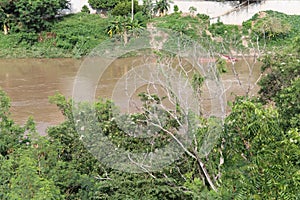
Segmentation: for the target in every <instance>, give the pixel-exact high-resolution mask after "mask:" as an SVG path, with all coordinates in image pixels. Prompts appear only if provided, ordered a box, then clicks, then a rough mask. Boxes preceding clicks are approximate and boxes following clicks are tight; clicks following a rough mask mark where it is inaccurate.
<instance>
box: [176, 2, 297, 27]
mask: <svg viewBox="0 0 300 200" xmlns="http://www.w3.org/2000/svg"><path fill="white" fill-rule="evenodd" d="M173 2H174V3H172V4H171V8H170V12H173V10H174V9H173V8H174V5H177V6H178V7H179V10H181V11H182V12H189V8H190V7H191V6H194V7H195V8H197V12H198V13H202V14H206V15H208V16H210V18H211V22H212V23H214V22H217V20H218V17H220V21H222V22H223V23H225V24H237V25H241V24H242V23H243V21H246V20H248V19H250V18H251V17H252V16H253V15H254V14H256V13H258V12H259V11H266V10H274V11H278V12H282V13H285V14H289V15H300V0H265V1H263V2H262V3H258V4H252V5H249V6H248V7H243V8H241V9H240V10H237V11H235V12H232V13H230V14H225V13H227V12H228V11H230V10H232V9H233V8H234V3H232V2H225V3H222V2H210V1H202V0H198V1H197V0H194V1H193V0H174V1H173ZM224 14H225V15H224Z"/></svg>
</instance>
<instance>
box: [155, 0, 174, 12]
mask: <svg viewBox="0 0 300 200" xmlns="http://www.w3.org/2000/svg"><path fill="white" fill-rule="evenodd" d="M169 8H170V3H169V1H168V0H159V1H156V3H155V6H154V12H156V13H158V14H159V15H161V16H163V15H166V13H167V12H168V10H169Z"/></svg>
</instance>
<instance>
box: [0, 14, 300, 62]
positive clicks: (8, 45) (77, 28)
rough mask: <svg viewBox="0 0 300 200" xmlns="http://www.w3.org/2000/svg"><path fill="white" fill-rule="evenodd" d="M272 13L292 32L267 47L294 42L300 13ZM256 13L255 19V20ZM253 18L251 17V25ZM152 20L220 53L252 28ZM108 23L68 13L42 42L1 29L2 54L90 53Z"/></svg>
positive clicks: (187, 19) (176, 17) (199, 19)
mask: <svg viewBox="0 0 300 200" xmlns="http://www.w3.org/2000/svg"><path fill="white" fill-rule="evenodd" d="M268 13H271V14H272V15H273V16H275V17H278V18H280V19H284V20H286V21H287V22H288V23H290V25H291V27H292V29H291V31H290V33H289V35H287V36H285V37H284V38H275V39H272V40H271V41H268V43H267V47H268V48H269V49H272V48H282V47H284V46H286V45H289V44H291V41H292V40H293V39H294V38H295V37H297V36H299V34H300V16H295V15H294V16H288V15H285V14H282V13H278V12H268ZM255 17H257V16H255ZM255 17H254V18H252V19H251V20H255V19H256V18H255ZM251 20H249V21H248V25H249V24H250V23H251ZM150 22H152V23H154V24H155V25H156V26H158V27H161V28H167V29H172V30H174V31H176V32H180V33H182V34H187V35H188V36H190V37H192V38H193V39H196V40H199V41H201V42H202V44H203V46H204V47H207V48H211V47H209V46H208V45H210V46H211V44H214V45H213V46H214V48H215V49H214V50H215V51H217V52H220V53H221V52H223V53H226V51H228V49H224V46H230V45H231V44H234V45H236V46H239V47H241V36H242V35H245V34H247V32H248V31H247V30H246V29H247V27H246V24H247V22H246V23H245V26H244V27H238V26H235V25H224V24H222V23H217V24H213V25H209V22H208V20H207V18H206V16H204V15H198V16H195V17H191V16H181V14H180V13H175V14H172V15H168V16H165V17H159V18H154V19H152V20H151V21H150ZM108 23H109V20H108V19H103V18H100V17H99V16H98V15H88V14H83V13H79V14H72V15H68V16H65V17H63V18H62V19H60V20H59V22H58V23H56V24H54V25H53V27H52V29H51V30H49V31H48V32H53V33H56V38H48V39H47V38H46V33H43V37H44V38H46V39H44V40H43V41H42V42H36V41H37V40H38V35H37V34H21V33H14V34H9V35H3V33H0V58H24V57H36V58H42V57H44V58H45V57H46V58H51V57H81V56H84V55H86V54H88V53H89V52H90V51H91V50H92V49H93V48H94V47H96V46H97V45H98V44H99V43H101V41H103V40H105V39H106V38H107V37H108V36H107V33H106V32H105V27H107V25H108ZM206 30H209V33H211V34H212V37H213V38H215V39H216V40H211V37H210V36H208V35H206V33H207V31H206ZM218 38H223V41H222V42H223V44H221V43H220V42H218ZM31 43H32V44H31ZM205 43H206V44H205ZM227 43H228V45H227Z"/></svg>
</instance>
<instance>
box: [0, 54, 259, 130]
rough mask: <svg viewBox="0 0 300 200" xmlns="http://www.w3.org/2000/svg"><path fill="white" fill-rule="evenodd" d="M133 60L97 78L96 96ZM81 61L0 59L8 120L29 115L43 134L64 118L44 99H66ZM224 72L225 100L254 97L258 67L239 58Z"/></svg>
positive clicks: (19, 120) (103, 93)
mask: <svg viewBox="0 0 300 200" xmlns="http://www.w3.org/2000/svg"><path fill="white" fill-rule="evenodd" d="M132 59H134V58H122V59H119V60H117V61H116V62H114V64H113V65H112V66H111V67H109V69H108V71H107V72H106V73H105V74H104V76H103V77H102V79H101V86H98V88H99V89H97V93H96V94H97V95H99V96H101V97H105V98H108V97H110V96H111V93H112V90H113V88H114V85H115V83H116V82H117V81H118V77H121V76H122V75H123V74H124V73H125V72H126V71H127V70H128V68H129V67H130V66H131V65H132ZM82 61H83V60H76V59H3V60H0V87H1V88H2V89H3V90H4V91H5V92H6V93H7V94H8V95H9V97H10V99H11V105H12V106H11V114H12V118H13V119H14V120H15V121H16V122H17V123H18V124H24V123H25V122H26V120H27V118H28V117H29V116H32V117H33V118H34V120H35V121H36V123H37V129H38V131H39V132H40V133H41V134H45V131H46V128H47V127H48V126H52V125H56V124H59V123H60V122H62V121H63V120H64V117H63V116H62V114H61V113H60V112H59V110H58V108H57V107H56V106H55V105H52V104H50V103H49V101H48V97H49V96H52V95H54V94H55V93H56V92H60V93H62V94H64V95H65V96H67V97H68V98H70V97H71V96H72V90H73V82H74V80H75V77H76V75H77V72H78V70H79V68H80V65H81V63H82ZM227 68H228V72H227V73H225V74H223V75H222V80H223V84H224V88H225V90H226V96H227V97H226V98H227V100H233V99H234V97H235V96H236V95H245V94H246V93H247V92H249V95H255V94H256V93H257V91H258V86H257V85H256V82H257V80H258V79H259V77H260V67H259V64H258V63H256V64H253V63H252V61H251V59H249V58H248V59H247V60H244V59H240V60H239V61H238V62H236V63H235V64H234V65H232V64H231V63H228V65H227Z"/></svg>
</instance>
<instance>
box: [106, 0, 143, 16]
mask: <svg viewBox="0 0 300 200" xmlns="http://www.w3.org/2000/svg"><path fill="white" fill-rule="evenodd" d="M131 9H132V7H131V1H127V0H126V1H122V2H120V3H118V4H117V5H116V6H115V7H114V8H113V9H112V12H111V14H112V15H115V16H128V15H129V14H130V13H131ZM133 11H134V14H135V13H137V12H139V11H141V7H140V6H139V5H138V2H137V1H136V0H135V1H134V6H133Z"/></svg>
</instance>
